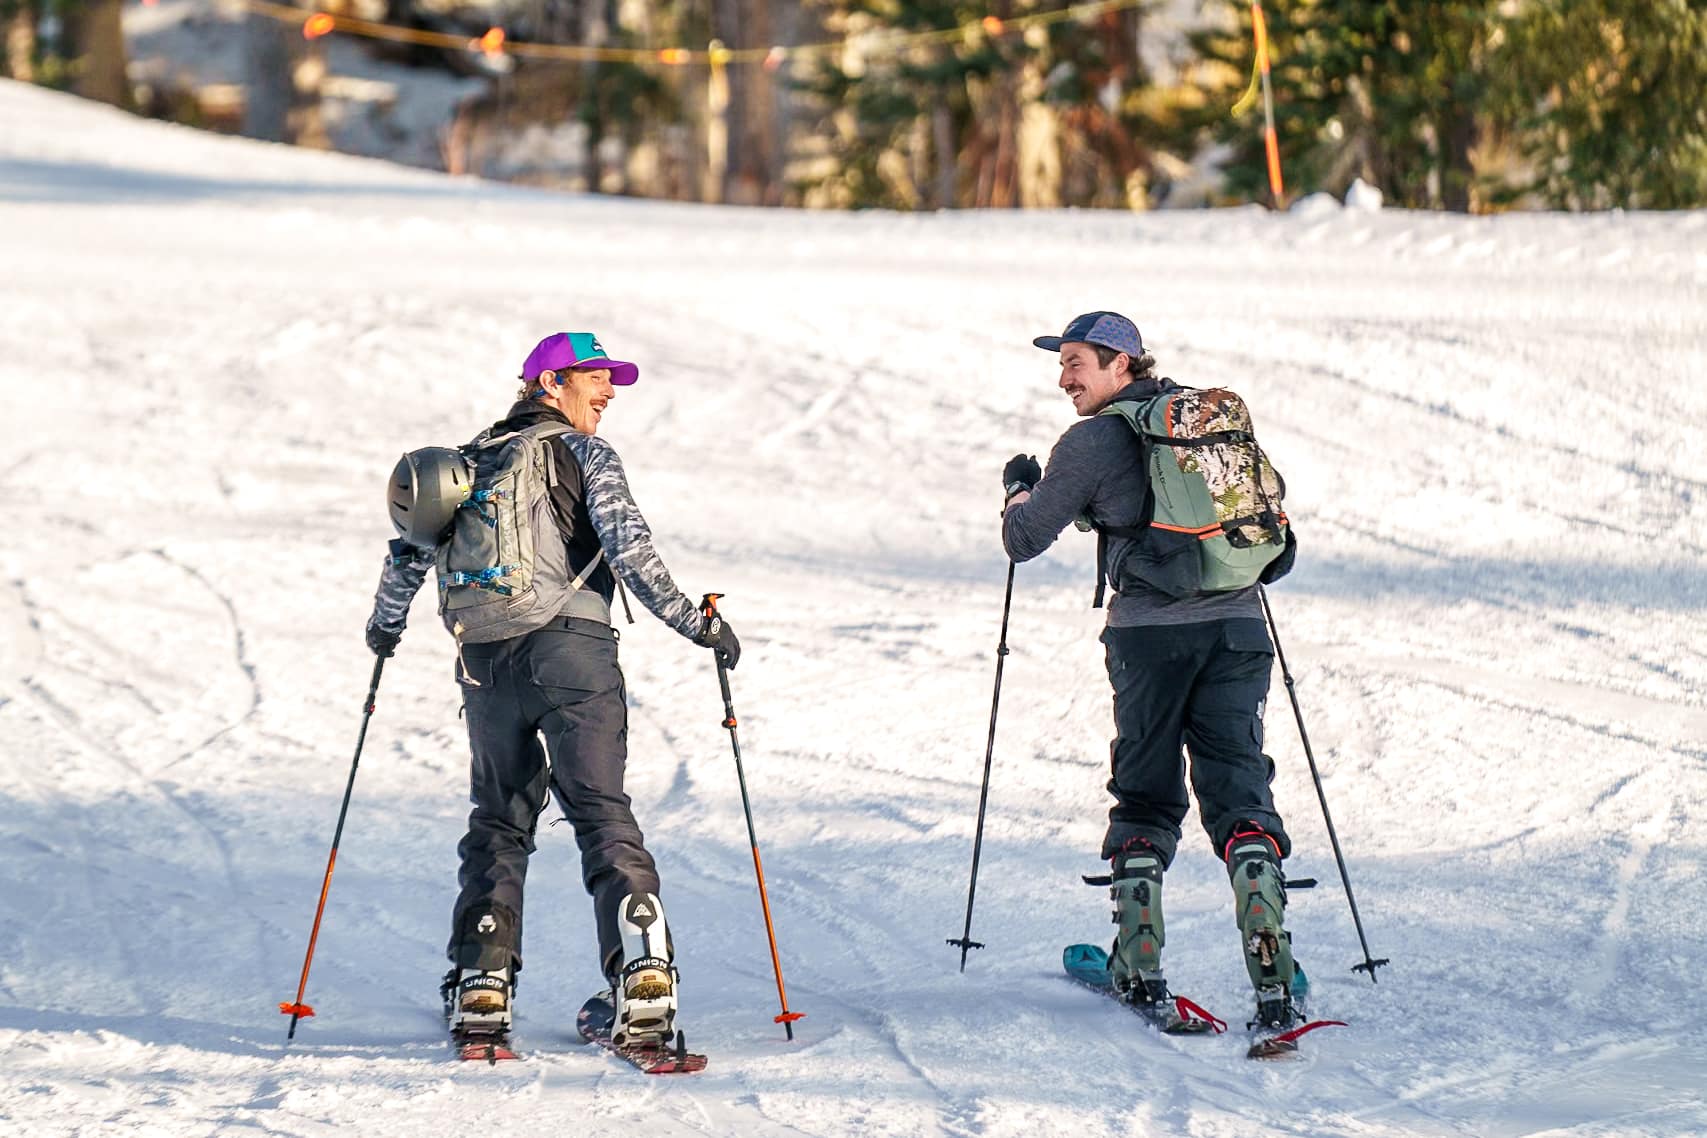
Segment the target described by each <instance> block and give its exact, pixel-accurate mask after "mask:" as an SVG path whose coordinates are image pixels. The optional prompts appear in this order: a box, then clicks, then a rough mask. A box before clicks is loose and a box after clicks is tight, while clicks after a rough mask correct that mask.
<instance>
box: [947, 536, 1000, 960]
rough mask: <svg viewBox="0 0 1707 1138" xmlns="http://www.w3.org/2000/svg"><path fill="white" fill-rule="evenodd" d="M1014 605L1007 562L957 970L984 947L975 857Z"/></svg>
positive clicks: (980, 840) (955, 939)
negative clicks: (976, 926) (978, 925)
mask: <svg viewBox="0 0 1707 1138" xmlns="http://www.w3.org/2000/svg"><path fill="white" fill-rule="evenodd" d="M1013 603H1014V563H1013V561H1012V560H1009V561H1008V592H1007V596H1005V597H1003V598H1002V638H1001V642H1000V643H998V644H997V645H996V693H995V695H993V696H991V697H990V740H989V742H988V743H986V744H985V745H984V785H983V788H982V789H980V790H979V791H978V827H977V829H976V831H975V832H974V834H973V837H972V879H971V880H970V881H968V882H967V883H966V928H965V929H964V930H962V932H961V934H960V936H959V937H949V938H948V943H949V944H952V945H955V946H957V947H959V949H960V970H961V971H962V972H964V971H966V954H967V953H968V952H970V951H971V950H972V949H974V948H983V947H984V945H983V944H982V943H981V942H979V941H975V940H973V939H972V901H973V898H974V897H976V896H977V894H978V855H979V854H980V853H981V852H982V851H983V848H984V806H985V804H986V803H987V802H989V800H990V760H991V759H992V758H993V757H994V755H995V753H996V709H997V708H998V707H1000V706H1001V703H1002V665H1003V664H1004V663H1006V662H1007V656H1008V610H1009V609H1010V608H1012V607H1013Z"/></svg>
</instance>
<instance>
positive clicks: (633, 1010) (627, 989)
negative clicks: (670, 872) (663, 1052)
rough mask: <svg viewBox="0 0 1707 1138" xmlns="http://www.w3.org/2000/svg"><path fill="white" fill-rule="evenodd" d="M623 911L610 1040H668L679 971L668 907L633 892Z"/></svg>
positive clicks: (673, 1029)
mask: <svg viewBox="0 0 1707 1138" xmlns="http://www.w3.org/2000/svg"><path fill="white" fill-rule="evenodd" d="M620 913H621V916H620V918H619V920H618V926H617V927H618V929H619V930H620V931H621V933H622V960H621V963H620V967H618V968H617V969H616V970H615V971H614V973H613V974H612V975H611V977H610V981H611V1003H612V1005H613V1006H614V1008H615V1012H616V1014H615V1018H614V1019H613V1021H612V1023H611V1039H612V1040H613V1041H614V1042H615V1043H617V1044H618V1045H624V1044H632V1043H657V1044H667V1043H668V1042H669V1041H670V1040H671V1039H672V1038H673V1037H674V1036H675V1033H676V1026H675V1025H676V980H677V976H676V967H675V965H674V964H673V963H672V958H673V953H672V952H671V949H670V931H669V926H668V924H667V923H666V922H665V920H664V907H663V905H661V904H659V902H658V898H657V897H656V896H655V895H653V894H651V893H630V894H629V895H628V896H626V897H624V898H623V899H622V906H621V909H620Z"/></svg>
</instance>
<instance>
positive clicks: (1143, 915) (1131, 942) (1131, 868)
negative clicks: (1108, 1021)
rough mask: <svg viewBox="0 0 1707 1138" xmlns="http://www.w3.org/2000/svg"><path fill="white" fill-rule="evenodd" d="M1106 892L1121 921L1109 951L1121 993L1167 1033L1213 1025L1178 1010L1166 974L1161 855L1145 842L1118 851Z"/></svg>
mask: <svg viewBox="0 0 1707 1138" xmlns="http://www.w3.org/2000/svg"><path fill="white" fill-rule="evenodd" d="M1108 895H1109V897H1110V898H1111V899H1112V900H1113V901H1114V923H1115V924H1116V925H1117V926H1119V928H1118V931H1117V932H1116V933H1115V936H1114V951H1112V952H1110V953H1109V954H1108V967H1109V978H1110V979H1111V980H1112V981H1113V983H1114V991H1115V995H1116V996H1117V998H1119V1000H1120V1001H1121V1002H1122V1003H1124V1004H1126V1005H1127V1006H1129V1007H1131V1008H1132V1010H1134V1011H1136V1012H1138V1013H1139V1014H1140V1015H1142V1016H1143V1017H1144V1018H1145V1019H1147V1020H1148V1021H1150V1023H1151V1024H1153V1025H1154V1026H1155V1027H1156V1028H1157V1029H1158V1030H1160V1031H1162V1032H1164V1033H1166V1034H1169V1035H1187V1034H1196V1033H1198V1032H1201V1031H1208V1030H1210V1025H1209V1024H1208V1023H1207V1022H1204V1021H1201V1020H1196V1019H1188V1018H1187V1017H1185V1016H1183V1015H1182V1014H1181V1013H1180V1011H1179V1009H1178V1007H1177V1006H1176V1005H1175V1002H1174V998H1173V994H1172V993H1171V992H1169V991H1168V982H1167V980H1166V979H1164V978H1163V976H1162V945H1163V944H1164V943H1166V940H1167V938H1166V935H1165V933H1164V930H1163V925H1162V859H1161V858H1160V857H1159V856H1158V855H1157V854H1156V852H1155V851H1154V850H1152V849H1150V848H1149V847H1147V846H1146V847H1143V848H1139V849H1134V850H1131V851H1122V852H1121V853H1119V854H1117V855H1116V856H1115V859H1114V878H1113V887H1112V888H1111V889H1110V890H1109V894H1108Z"/></svg>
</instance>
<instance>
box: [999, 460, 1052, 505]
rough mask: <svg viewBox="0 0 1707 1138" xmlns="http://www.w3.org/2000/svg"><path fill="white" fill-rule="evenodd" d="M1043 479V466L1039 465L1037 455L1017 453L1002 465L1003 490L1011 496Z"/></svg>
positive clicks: (1027, 489) (1026, 489)
mask: <svg viewBox="0 0 1707 1138" xmlns="http://www.w3.org/2000/svg"><path fill="white" fill-rule="evenodd" d="M1041 481H1043V468H1042V467H1041V466H1039V465H1037V456H1036V455H1024V454H1016V455H1014V456H1013V457H1012V458H1010V459H1008V464H1007V465H1006V466H1004V467H1002V490H1003V491H1004V492H1005V493H1006V494H1007V496H1008V497H1009V498H1012V497H1013V496H1014V495H1015V494H1019V493H1023V492H1025V491H1029V490H1030V489H1031V488H1032V487H1033V486H1036V485H1037V484H1038V483H1039V482H1041Z"/></svg>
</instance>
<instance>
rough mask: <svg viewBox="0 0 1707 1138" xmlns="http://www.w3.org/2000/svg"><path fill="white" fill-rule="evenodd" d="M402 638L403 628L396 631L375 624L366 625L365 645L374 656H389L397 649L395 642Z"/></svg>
mask: <svg viewBox="0 0 1707 1138" xmlns="http://www.w3.org/2000/svg"><path fill="white" fill-rule="evenodd" d="M402 639H403V630H402V629H401V628H399V629H398V630H397V631H396V632H392V631H390V630H389V629H384V628H381V627H379V625H377V624H370V625H368V626H367V646H368V647H369V648H370V649H372V650H373V654H374V655H375V656H384V657H387V658H389V657H390V656H392V655H393V654H394V653H395V652H396V651H397V642H398V641H400V640H402Z"/></svg>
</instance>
